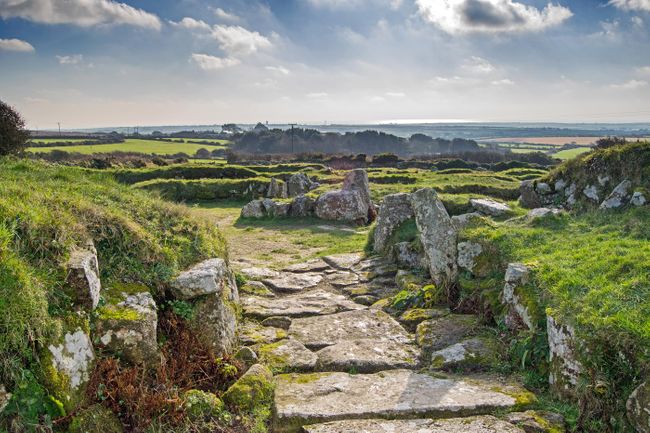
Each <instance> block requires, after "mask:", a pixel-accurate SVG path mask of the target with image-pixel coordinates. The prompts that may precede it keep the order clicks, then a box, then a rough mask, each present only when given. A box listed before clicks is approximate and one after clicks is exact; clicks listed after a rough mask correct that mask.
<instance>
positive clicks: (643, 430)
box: [626, 382, 650, 433]
mask: <svg viewBox="0 0 650 433" xmlns="http://www.w3.org/2000/svg"><path fill="white" fill-rule="evenodd" d="M626 406H627V419H628V420H630V424H632V426H633V427H634V428H635V429H636V431H637V432H638V433H650V386H649V385H648V382H643V383H642V384H641V385H639V386H638V387H637V388H636V389H635V390H634V391H633V392H632V394H630V397H629V398H628V399H627V404H626Z"/></svg>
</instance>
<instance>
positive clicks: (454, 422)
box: [302, 415, 525, 433]
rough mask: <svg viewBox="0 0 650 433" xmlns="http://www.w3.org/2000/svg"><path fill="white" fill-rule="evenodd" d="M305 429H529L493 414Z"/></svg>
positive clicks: (404, 432)
mask: <svg viewBox="0 0 650 433" xmlns="http://www.w3.org/2000/svg"><path fill="white" fill-rule="evenodd" d="M302 431H303V432H304V433H397V432H399V433H525V430H522V429H521V428H519V427H516V426H514V425H513V424H509V423H507V422H506V421H502V420H499V419H498V418H495V417H493V416H490V415H486V416H473V417H468V418H452V419H438V420H432V419H413V420H393V421H390V420H382V419H364V420H350V421H333V422H328V423H323V424H313V425H309V426H304V427H303V429H302Z"/></svg>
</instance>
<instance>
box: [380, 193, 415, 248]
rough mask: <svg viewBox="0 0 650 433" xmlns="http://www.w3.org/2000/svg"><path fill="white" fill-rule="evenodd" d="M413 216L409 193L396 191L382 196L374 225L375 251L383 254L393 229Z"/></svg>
mask: <svg viewBox="0 0 650 433" xmlns="http://www.w3.org/2000/svg"><path fill="white" fill-rule="evenodd" d="M413 216H414V215H413V209H411V197H410V195H409V194H406V193H398V194H390V195H387V196H386V197H384V201H383V202H382V204H381V206H380V207H379V215H378V216H377V225H376V226H375V235H374V236H375V238H374V242H375V243H374V248H375V251H376V252H377V253H379V254H384V253H385V252H386V250H387V248H388V247H389V245H388V241H389V239H390V238H391V236H392V235H393V233H394V231H395V230H396V229H397V228H398V227H399V226H400V224H402V223H403V222H405V221H407V220H409V219H411V218H413Z"/></svg>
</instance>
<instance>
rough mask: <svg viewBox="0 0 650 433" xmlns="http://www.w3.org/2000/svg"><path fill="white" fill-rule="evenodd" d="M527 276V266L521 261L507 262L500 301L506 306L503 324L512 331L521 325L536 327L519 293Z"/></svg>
mask: <svg viewBox="0 0 650 433" xmlns="http://www.w3.org/2000/svg"><path fill="white" fill-rule="evenodd" d="M529 277H530V269H529V268H528V266H526V265H524V264H521V263H509V264H508V269H507V270H506V276H505V284H504V286H503V291H502V292H501V301H502V302H503V303H504V304H505V305H506V306H507V310H506V312H505V324H506V326H507V327H508V328H509V329H510V330H513V331H514V330H517V329H522V328H523V327H526V328H528V329H530V330H533V329H535V327H536V325H535V322H534V320H533V317H532V315H531V313H530V311H529V310H528V306H527V305H526V303H525V302H523V300H522V296H521V294H520V293H519V292H520V290H521V288H522V287H523V286H525V285H526V284H527V283H528V280H529ZM522 325H523V326H522Z"/></svg>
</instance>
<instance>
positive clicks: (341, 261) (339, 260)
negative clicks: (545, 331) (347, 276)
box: [323, 253, 363, 271]
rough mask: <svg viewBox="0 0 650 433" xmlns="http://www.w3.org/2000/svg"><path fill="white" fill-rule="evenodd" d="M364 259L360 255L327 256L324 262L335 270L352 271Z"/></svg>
mask: <svg viewBox="0 0 650 433" xmlns="http://www.w3.org/2000/svg"><path fill="white" fill-rule="evenodd" d="M361 259H363V256H362V255H361V254H358V253H351V254H337V255H333V256H325V257H323V260H324V261H325V262H326V263H327V264H328V265H330V266H331V267H333V268H336V269H340V270H342V271H348V270H351V269H352V267H353V266H354V265H356V264H357V263H359V262H360V261H361Z"/></svg>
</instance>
